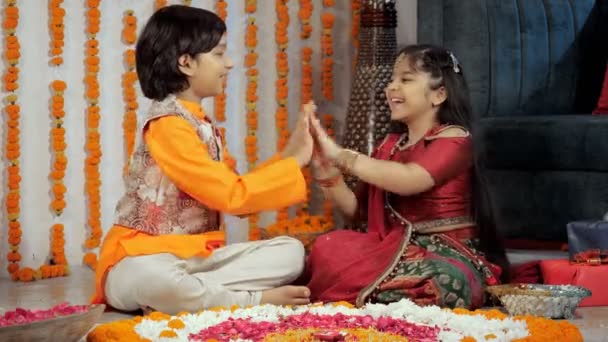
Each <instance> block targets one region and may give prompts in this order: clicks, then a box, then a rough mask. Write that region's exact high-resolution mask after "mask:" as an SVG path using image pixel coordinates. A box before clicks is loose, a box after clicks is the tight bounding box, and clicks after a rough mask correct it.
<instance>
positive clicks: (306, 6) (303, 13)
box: [298, 0, 313, 39]
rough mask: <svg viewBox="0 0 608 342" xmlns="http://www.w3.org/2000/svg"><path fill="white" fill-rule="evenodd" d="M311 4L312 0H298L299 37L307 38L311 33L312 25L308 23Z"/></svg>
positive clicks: (310, 15) (310, 14) (311, 9)
mask: <svg viewBox="0 0 608 342" xmlns="http://www.w3.org/2000/svg"><path fill="white" fill-rule="evenodd" d="M312 11H313V4H312V0H300V10H299V11H298V17H299V18H300V23H301V28H300V38H302V39H308V38H310V35H311V33H312V25H311V24H310V18H311V17H312Z"/></svg>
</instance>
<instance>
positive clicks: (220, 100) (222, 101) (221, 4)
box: [213, 0, 228, 122]
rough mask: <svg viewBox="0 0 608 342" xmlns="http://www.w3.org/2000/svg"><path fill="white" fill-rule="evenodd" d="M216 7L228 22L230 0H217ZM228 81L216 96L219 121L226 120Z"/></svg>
mask: <svg viewBox="0 0 608 342" xmlns="http://www.w3.org/2000/svg"><path fill="white" fill-rule="evenodd" d="M215 8H216V11H217V15H218V16H219V17H220V18H221V19H222V20H223V21H224V22H226V17H227V16H228V10H227V8H228V2H226V1H225V0H217V2H216V3H215ZM225 91H226V83H224V85H223V87H222V93H221V94H219V95H217V96H215V103H214V106H213V112H214V116H215V120H216V121H217V122H224V121H226V93H225Z"/></svg>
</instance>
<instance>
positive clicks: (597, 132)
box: [476, 115, 608, 209]
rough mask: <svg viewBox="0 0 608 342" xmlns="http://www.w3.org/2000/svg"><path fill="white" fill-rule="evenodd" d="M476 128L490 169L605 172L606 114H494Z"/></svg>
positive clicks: (607, 155)
mask: <svg viewBox="0 0 608 342" xmlns="http://www.w3.org/2000/svg"><path fill="white" fill-rule="evenodd" d="M477 130H478V132H477V133H476V135H478V136H477V138H479V139H480V146H481V147H482V151H481V153H482V155H483V157H484V159H485V161H486V166H487V167H488V168H490V169H503V170H509V169H511V170H520V171H532V172H536V171H545V170H555V171H587V172H607V171H608V120H606V118H605V117H601V116H593V115H585V116H582V115H557V116H536V117H533V116H526V117H493V118H484V119H482V120H480V126H479V127H478V129H477ZM607 186H608V184H607ZM606 208H607V209H608V207H606Z"/></svg>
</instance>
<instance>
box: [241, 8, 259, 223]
mask: <svg viewBox="0 0 608 342" xmlns="http://www.w3.org/2000/svg"><path fill="white" fill-rule="evenodd" d="M256 11H257V0H245V13H246V14H247V16H248V24H247V32H246V33H245V46H246V47H247V54H246V55H245V67H246V68H247V95H246V99H245V101H246V103H247V136H246V137H245V153H246V154H247V161H248V162H249V169H250V170H251V169H252V168H253V166H254V165H255V163H256V162H257V161H258V146H257V144H258V139H257V136H256V131H257V129H258V112H257V110H256V109H257V101H258V95H257V91H258V68H257V67H256V64H257V60H258V54H257V52H256V46H257V45H258V38H257V33H258V26H257V24H256V21H255V12H256ZM259 218H260V216H259V215H258V214H251V215H249V229H250V230H256V229H258V221H259Z"/></svg>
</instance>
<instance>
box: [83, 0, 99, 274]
mask: <svg viewBox="0 0 608 342" xmlns="http://www.w3.org/2000/svg"><path fill="white" fill-rule="evenodd" d="M99 4H100V0H87V8H88V10H87V13H86V15H87V29H86V32H87V35H88V38H89V39H88V41H87V43H86V47H87V48H86V50H85V64H86V76H85V88H86V93H85V97H86V100H87V103H88V108H87V135H86V145H85V149H86V151H87V157H86V160H85V189H86V194H87V199H88V220H87V221H88V226H89V228H90V232H89V237H88V238H87V240H86V241H85V245H84V246H85V248H86V249H87V250H92V249H95V248H97V247H99V245H100V243H101V237H102V234H103V231H102V229H101V199H100V187H101V180H100V173H99V162H100V160H101V156H102V152H101V144H100V141H99V138H100V134H99V120H100V118H101V116H100V108H99V106H98V102H99V80H98V78H97V74H98V73H99V56H98V54H99V41H98V40H97V38H96V35H97V33H99V26H100V23H101V20H100V17H101V12H100V10H99ZM83 263H84V264H85V265H88V266H89V267H91V268H92V269H95V267H96V266H97V255H96V254H95V253H94V252H88V253H86V254H85V255H84V257H83Z"/></svg>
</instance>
